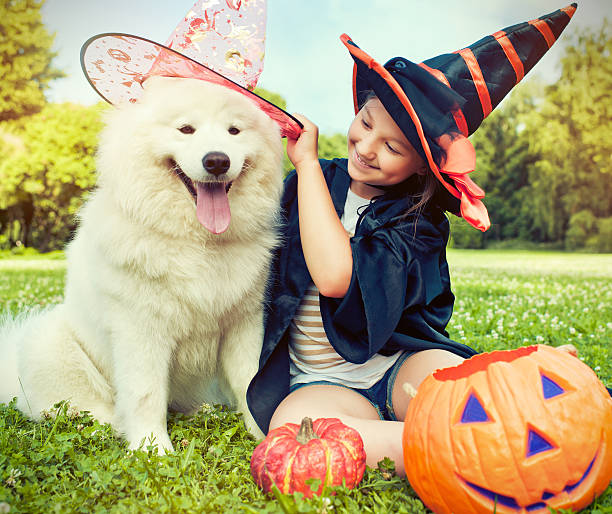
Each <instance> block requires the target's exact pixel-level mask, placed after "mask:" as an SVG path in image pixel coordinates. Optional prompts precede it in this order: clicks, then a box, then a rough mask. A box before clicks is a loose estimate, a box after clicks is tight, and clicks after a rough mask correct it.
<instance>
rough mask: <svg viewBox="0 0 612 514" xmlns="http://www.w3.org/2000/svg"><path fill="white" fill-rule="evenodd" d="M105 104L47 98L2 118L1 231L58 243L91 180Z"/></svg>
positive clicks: (48, 245)
mask: <svg viewBox="0 0 612 514" xmlns="http://www.w3.org/2000/svg"><path fill="white" fill-rule="evenodd" d="M106 108H107V106H106V105H105V104H102V103H100V104H98V105H95V106H90V107H84V106H81V105H76V104H70V103H64V104H48V105H47V106H46V107H44V108H43V110H42V111H41V112H40V113H38V114H35V115H33V116H27V117H22V118H19V119H18V120H15V121H11V122H4V123H1V124H0V233H1V234H2V235H3V236H4V237H3V239H4V244H5V245H7V244H8V245H9V246H12V243H14V242H15V241H16V240H20V241H21V242H22V243H23V244H25V245H27V246H33V247H35V248H37V249H39V250H41V251H48V250H54V249H60V248H62V247H63V245H64V243H65V242H66V241H67V239H68V238H69V237H70V234H71V232H72V231H73V230H74V228H75V214H76V211H77V210H78V208H79V207H80V206H81V204H82V203H83V199H84V196H86V192H87V191H88V190H89V189H91V188H92V187H93V186H94V184H95V173H94V171H95V163H94V154H95V149H96V147H97V142H98V139H97V138H98V132H99V131H100V129H101V127H102V121H101V119H100V118H101V116H100V115H101V112H102V111H103V110H104V109H106Z"/></svg>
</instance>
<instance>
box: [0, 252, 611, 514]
mask: <svg viewBox="0 0 612 514" xmlns="http://www.w3.org/2000/svg"><path fill="white" fill-rule="evenodd" d="M448 257H449V263H450V267H451V274H452V278H453V284H454V291H455V294H456V297H457V299H456V304H455V314H454V316H453V320H452V322H451V323H450V325H449V332H450V334H451V337H453V338H454V339H455V340H458V341H461V342H466V343H469V344H470V345H472V346H474V347H475V348H477V349H478V350H482V351H490V350H495V349H508V348H516V347H519V346H524V345H529V344H534V343H546V344H551V345H554V346H557V345H560V344H564V343H572V344H574V345H575V346H576V347H577V348H578V350H579V354H580V357H581V359H583V360H584V362H585V363H586V364H588V365H589V366H591V367H592V368H593V369H594V370H595V372H596V373H597V375H598V376H599V377H600V379H601V380H602V381H603V382H604V383H605V384H606V385H608V386H611V385H612V344H611V343H610V342H611V341H612V255H589V254H566V253H543V252H518V251H513V252H495V251H466V250H451V251H449V255H448ZM64 275H65V262H64V261H63V260H61V258H60V259H57V258H55V259H24V258H20V259H10V258H5V259H0V299H1V300H0V310H2V309H8V310H10V311H11V312H13V313H16V312H21V311H23V310H25V309H27V308H29V307H31V306H47V305H50V304H54V303H57V302H60V301H61V298H62V290H63V284H64ZM58 410H59V415H58V416H56V417H51V416H50V417H49V418H48V419H46V420H44V421H43V422H41V423H33V422H30V421H28V420H27V419H26V418H24V417H23V416H22V415H21V414H20V413H19V412H18V411H16V410H15V409H14V408H13V407H12V406H11V405H8V406H7V405H0V513H3V512H11V513H13V512H106V511H113V512H330V511H334V512H380V513H387V512H408V513H424V512H428V511H427V510H426V509H425V508H424V507H423V505H422V503H421V502H420V501H419V499H418V497H417V496H416V495H415V493H414V492H413V491H412V489H411V488H410V486H409V484H408V483H407V482H406V481H405V480H401V479H399V478H397V477H394V476H393V475H392V473H389V469H388V468H389V463H385V464H386V465H383V466H381V468H380V469H375V470H374V469H368V470H367V471H366V475H365V477H364V480H363V481H362V482H361V484H359V486H358V487H357V488H356V489H355V490H353V491H347V490H343V489H339V490H338V491H337V494H336V495H335V496H329V497H322V498H314V499H312V500H303V499H301V498H300V497H299V496H295V497H294V496H279V497H277V498H275V497H267V496H265V495H264V494H263V493H261V492H260V491H259V489H258V488H257V487H256V486H255V484H254V483H253V481H252V480H251V477H250V473H249V459H250V455H251V453H252V451H253V449H254V448H255V446H256V444H257V442H256V441H255V440H254V439H253V438H251V437H250V436H249V435H248V434H247V433H246V432H245V430H244V429H243V428H242V425H241V422H240V418H239V417H238V416H237V415H236V414H235V413H234V412H232V411H230V410H228V409H225V408H221V407H218V406H217V407H216V406H210V405H204V406H203V407H202V408H201V410H200V411H199V412H198V413H197V414H196V415H195V416H193V417H184V416H176V415H171V416H170V418H169V423H168V428H169V431H170V435H171V438H172V441H173V443H174V446H175V448H176V452H175V453H174V454H172V455H167V456H164V457H158V456H157V455H155V454H153V453H150V452H149V453H147V452H145V451H142V452H133V453H128V452H127V451H126V449H125V445H124V443H123V442H122V441H120V440H118V439H116V438H115V437H114V436H113V435H112V432H111V430H110V428H109V427H108V426H100V425H99V424H98V423H97V422H96V421H95V420H93V419H91V418H90V417H89V416H88V415H86V414H82V413H78V412H74V411H73V410H72V409H70V408H69V407H68V406H66V405H60V406H59V407H58ZM584 512H590V513H593V514H599V513H608V514H610V513H612V486H611V487H608V489H607V490H606V493H605V494H604V495H603V496H602V497H601V498H599V499H598V500H597V501H596V502H595V503H594V504H593V505H591V507H589V508H588V509H587V510H585V511H584Z"/></svg>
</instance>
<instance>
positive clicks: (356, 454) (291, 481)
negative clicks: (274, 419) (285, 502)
mask: <svg viewBox="0 0 612 514" xmlns="http://www.w3.org/2000/svg"><path fill="white" fill-rule="evenodd" d="M365 460H366V455H365V451H364V448H363V441H362V439H361V436H360V435H359V432H357V431H356V430H355V429H353V428H351V427H348V426H346V425H344V424H343V423H342V422H341V421H340V420H339V419H336V418H319V419H317V420H315V422H314V424H313V422H312V420H311V419H310V418H304V419H303V420H302V424H301V425H296V424H295V423H287V424H285V425H283V426H281V427H278V428H275V429H274V430H271V431H270V432H269V433H268V435H267V436H266V438H265V439H264V440H263V441H262V442H261V443H260V444H259V445H258V446H257V448H255V451H254V452H253V456H252V457H251V474H252V475H253V478H254V479H255V482H256V483H257V485H258V486H259V487H261V488H262V489H263V490H264V491H265V492H269V491H270V490H271V488H272V486H273V484H276V486H277V487H278V488H279V489H280V491H281V492H282V493H284V494H291V493H294V492H301V493H303V494H304V496H306V497H307V498H310V497H311V496H312V495H313V494H321V491H322V490H323V488H324V487H329V486H332V487H333V486H338V485H343V482H344V485H345V486H346V487H348V488H349V489H352V488H353V487H355V486H356V485H357V484H358V483H359V482H360V481H361V478H362V477H363V472H364V471H365ZM311 478H314V479H319V480H320V481H321V483H320V484H319V488H318V489H317V491H316V492H313V491H312V489H311V487H310V485H309V484H306V480H308V479H311Z"/></svg>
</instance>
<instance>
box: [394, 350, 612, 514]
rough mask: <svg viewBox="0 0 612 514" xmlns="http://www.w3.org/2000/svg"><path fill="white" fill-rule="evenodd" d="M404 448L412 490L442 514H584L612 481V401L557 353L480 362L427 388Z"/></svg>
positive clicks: (500, 355) (590, 376) (441, 374)
mask: <svg viewBox="0 0 612 514" xmlns="http://www.w3.org/2000/svg"><path fill="white" fill-rule="evenodd" d="M403 445H404V463H405V466H406V474H407V476H408V480H409V481H410V484H411V485H412V487H413V488H414V490H415V491H416V492H417V494H418V495H419V497H420V498H421V500H423V503H425V504H426V505H427V506H428V507H429V508H430V509H431V510H433V511H434V512H436V513H438V514H442V513H452V512H454V513H457V512H462V513H463V512H466V513H467V512H470V513H489V512H493V511H496V512H498V513H500V514H506V513H512V514H524V513H529V514H534V513H537V514H544V513H548V512H549V509H548V507H551V508H554V509H569V508H571V509H574V510H579V509H582V508H584V507H586V506H587V505H588V504H590V503H591V502H592V501H593V500H594V498H595V497H597V496H599V495H600V494H601V493H602V492H603V491H604V490H605V489H606V487H607V486H608V484H609V483H610V480H611V479H612V399H611V398H610V396H609V395H608V392H607V391H606V388H605V387H604V386H603V384H602V383H601V382H600V381H599V379H598V378H597V376H596V375H595V373H594V372H593V370H591V369H590V368H589V367H588V366H587V365H585V364H584V363H582V362H581V361H580V360H579V359H577V358H576V357H573V356H572V355H569V354H568V353H566V352H562V351H559V350H557V349H555V348H552V347H549V346H543V345H537V346H529V347H524V348H518V349H516V350H508V351H497V352H492V353H483V354H480V355H476V356H474V357H472V358H471V359H468V360H466V361H465V362H463V363H462V364H460V365H459V366H455V367H452V368H446V369H440V370H438V371H436V372H434V373H433V374H431V375H429V376H428V377H427V378H426V379H425V380H424V381H423V382H422V383H421V385H420V386H419V389H418V392H417V394H416V396H415V398H414V399H413V400H412V401H411V402H410V404H409V407H408V412H407V413H406V419H405V423H404V436H403Z"/></svg>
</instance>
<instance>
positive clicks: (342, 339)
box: [247, 35, 515, 476]
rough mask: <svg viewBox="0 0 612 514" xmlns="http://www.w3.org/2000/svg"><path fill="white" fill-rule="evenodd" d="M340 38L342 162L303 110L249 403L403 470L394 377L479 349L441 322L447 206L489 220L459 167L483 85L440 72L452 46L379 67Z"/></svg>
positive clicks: (260, 416) (272, 423) (479, 223)
mask: <svg viewBox="0 0 612 514" xmlns="http://www.w3.org/2000/svg"><path fill="white" fill-rule="evenodd" d="M342 41H343V42H344V44H345V45H346V46H347V48H348V49H349V51H350V52H351V55H352V57H353V59H354V61H355V80H354V97H355V101H356V106H357V110H358V112H357V114H356V117H355V119H354V120H353V122H352V123H351V126H350V128H349V131H348V159H334V160H332V161H325V160H319V158H318V154H317V139H318V131H317V127H316V126H315V125H314V124H313V123H311V122H310V121H309V120H308V119H307V118H305V117H303V116H300V117H299V119H300V121H301V122H302V123H303V125H304V130H303V132H302V134H301V135H300V137H299V138H298V139H297V140H290V141H289V142H288V145H287V153H288V155H289V158H290V159H291V161H292V163H293V164H294V166H295V171H294V172H292V173H291V174H289V176H288V177H287V179H286V182H285V192H284V196H283V200H282V212H283V214H284V216H285V224H284V234H283V236H284V237H283V244H282V245H281V248H280V249H279V250H278V252H277V255H276V258H275V262H274V265H273V273H272V278H271V285H270V296H269V309H268V315H267V321H266V330H265V337H264V343H263V349H262V354H261V359H260V369H259V372H258V373H257V375H256V376H255V378H254V379H253V381H252V382H251V385H250V387H249V391H248V393H247V399H248V402H249V407H250V409H251V412H252V413H253V416H254V417H255V420H256V421H257V423H258V424H259V426H260V427H261V428H262V430H263V431H264V432H267V431H268V430H271V429H274V428H276V427H278V426H281V425H283V424H285V423H287V422H292V423H298V424H299V423H300V421H301V420H302V418H303V417H305V416H309V417H311V418H313V419H316V418H320V417H333V418H340V420H341V421H342V422H344V423H345V424H347V425H349V426H351V427H353V428H355V429H356V430H357V431H358V432H359V433H360V434H361V436H362V438H363V441H364V445H365V450H366V455H367V461H366V462H367V464H368V465H370V466H376V464H377V463H378V462H379V461H380V460H381V459H383V458H384V457H389V458H391V459H392V460H394V461H395V466H396V471H397V472H398V474H399V475H402V476H403V475H404V474H405V471H404V463H403V457H402V446H401V440H402V437H401V435H402V430H403V422H402V420H403V419H404V416H405V413H406V409H407V407H408V404H409V402H410V396H409V395H408V394H406V392H405V391H404V388H403V385H404V384H405V383H409V384H411V385H412V386H413V387H415V388H416V387H418V385H419V384H420V383H421V381H422V380H423V379H424V378H425V377H426V376H427V375H428V374H430V373H431V372H433V371H435V370H436V369H438V368H443V367H448V366H454V365H457V364H459V363H460V362H461V361H462V359H463V358H467V357H470V356H471V355H473V354H475V353H476V352H475V351H474V350H473V349H471V348H469V347H467V346H465V345H462V344H459V343H456V342H454V341H452V340H450V339H449V338H448V337H447V335H448V334H447V332H446V331H445V327H446V325H447V323H448V321H449V319H450V316H451V313H452V308H453V301H454V296H453V294H452V292H451V288H450V278H449V272H448V265H447V262H446V255H445V249H446V244H447V242H448V236H449V223H448V220H447V218H446V215H445V213H444V211H445V210H451V211H452V212H454V213H456V214H458V215H461V216H463V217H464V218H465V219H466V220H467V221H468V222H469V223H470V224H472V225H473V226H475V227H477V228H479V229H481V230H486V229H487V228H488V226H489V219H488V215H487V212H486V209H485V208H484V205H483V204H482V203H481V202H480V200H479V198H482V197H483V196H484V193H483V192H482V191H481V190H480V189H479V188H478V187H477V186H476V185H475V184H474V183H473V182H472V181H471V180H470V179H469V178H468V177H467V173H468V172H470V171H471V170H473V169H474V159H475V157H474V151H473V148H472V146H471V144H470V143H469V142H468V140H467V138H466V137H467V135H468V133H469V132H470V131H473V130H475V128H476V127H477V126H478V125H479V124H480V122H481V121H482V119H483V118H484V117H485V116H486V115H487V114H488V112H487V109H486V108H482V110H480V112H479V114H474V113H475V111H476V110H475V109H474V108H473V107H474V106H473V105H471V104H470V102H469V101H466V99H465V98H466V96H467V97H468V98H472V100H473V99H474V98H476V99H478V101H480V98H481V96H480V95H479V94H476V95H472V96H471V97H470V96H469V94H468V92H466V91H461V94H459V93H458V92H457V91H455V89H454V88H455V86H454V83H455V81H456V82H457V83H458V84H459V85H460V87H465V82H466V81H467V80H466V76H465V73H464V75H463V76H457V77H455V76H453V73H452V72H451V71H449V68H454V69H455V70H456V69H457V64H458V62H457V61H456V60H455V59H462V57H461V55H460V54H453V55H454V57H453V56H451V57H450V61H451V62H449V59H446V61H445V62H444V63H442V64H440V63H436V62H434V61H435V59H432V60H430V61H427V63H426V64H423V65H416V64H414V63H411V62H410V61H408V60H406V59H403V58H394V59H392V60H391V61H389V62H388V63H387V64H386V65H385V66H384V67H383V66H381V65H379V64H378V63H376V62H375V61H374V60H373V59H372V58H370V57H369V56H368V55H367V54H366V53H365V52H363V51H362V50H360V49H359V48H358V47H357V46H356V45H355V44H354V43H353V42H352V41H351V40H350V39H349V38H348V36H346V35H343V36H342ZM484 50H485V53H487V52H488V55H489V56H490V55H491V49H490V48H488V49H484ZM474 52H475V53H479V50H478V49H476V48H474ZM446 57H448V56H446ZM500 58H501V57H500ZM466 62H467V60H466ZM469 71H470V70H468V72H469ZM471 71H473V70H471ZM468 75H469V73H468ZM498 78H499V77H498ZM498 78H497V79H496V80H498ZM513 80H514V79H513ZM514 83H515V82H514V81H513V84H514ZM501 84H503V81H499V80H498V81H497V82H496V83H495V84H492V85H490V86H489V88H490V92H491V93H492V92H495V93H496V94H497V101H500V100H501V98H502V97H503V95H504V94H506V93H507V92H508V91H509V90H510V89H511V87H512V86H509V87H508V88H507V90H506V91H505V92H503V94H502V96H501V97H500V96H499V94H500V90H495V88H498V87H500V88H501V87H502V86H501ZM513 84H512V85H513ZM472 87H473V88H477V87H480V85H474V83H472ZM489 112H490V110H489ZM468 127H469V128H468Z"/></svg>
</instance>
